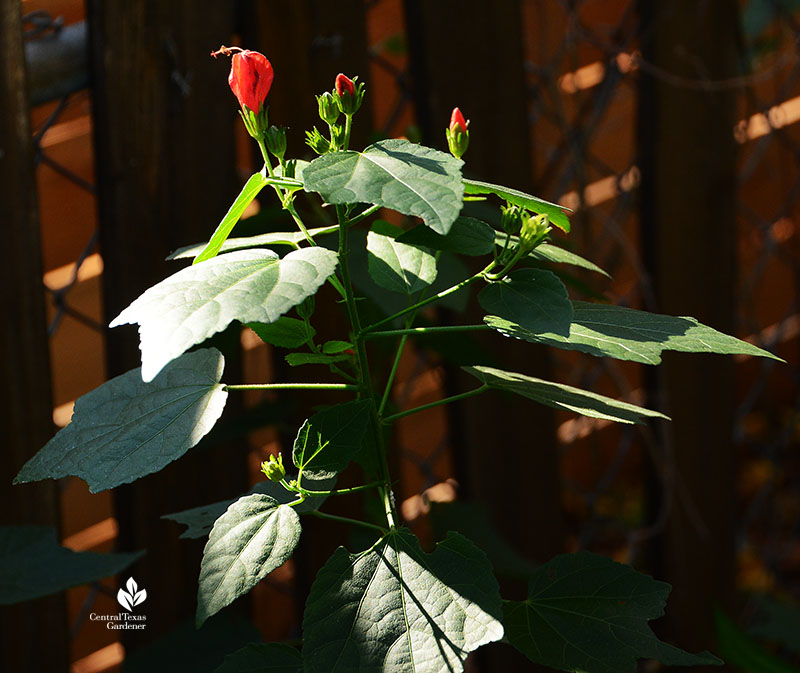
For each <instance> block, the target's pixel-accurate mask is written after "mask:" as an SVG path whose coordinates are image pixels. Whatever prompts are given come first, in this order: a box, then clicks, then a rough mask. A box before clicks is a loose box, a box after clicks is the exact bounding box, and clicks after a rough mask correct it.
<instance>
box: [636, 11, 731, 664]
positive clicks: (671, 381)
mask: <svg viewBox="0 0 800 673" xmlns="http://www.w3.org/2000/svg"><path fill="white" fill-rule="evenodd" d="M641 11H642V16H643V19H644V20H645V21H646V22H647V23H645V25H644V28H645V31H644V34H645V35H648V34H649V35H650V36H651V39H650V41H649V42H648V43H646V44H645V45H644V47H645V50H646V51H645V58H646V59H647V60H649V61H650V62H652V63H654V64H655V65H656V66H658V67H659V68H662V69H663V71H665V72H668V73H671V74H672V75H676V76H678V77H684V78H687V79H689V80H695V81H696V80H701V79H709V80H718V79H724V78H727V77H732V76H734V75H735V74H736V72H737V62H738V57H737V31H738V28H737V12H738V9H737V7H736V5H735V3H696V2H691V1H690V0H680V1H679V2H675V1H673V0H663V1H659V2H654V3H649V2H643V3H641ZM642 86H643V89H642V90H641V92H640V95H641V107H640V134H641V140H642V143H643V145H642V147H641V152H642V158H643V162H642V176H643V189H642V199H643V212H642V233H643V239H644V241H645V258H646V260H647V262H648V264H649V266H650V269H651V271H653V272H654V278H655V285H656V291H657V297H658V301H659V302H660V306H659V307H658V309H659V310H661V311H663V312H665V313H671V314H676V315H692V316H695V317H697V318H698V319H699V320H701V321H702V322H704V323H706V324H708V325H711V326H713V327H715V328H717V329H720V330H722V331H724V332H733V331H734V327H735V324H734V314H735V308H734V288H735V285H736V283H735V278H736V274H735V243H736V226H735V202H736V162H735V160H736V152H735V143H734V138H733V132H732V129H733V125H734V122H735V115H734V113H735V102H736V99H735V95H736V94H735V92H734V91H733V90H727V91H713V92H712V91H701V90H697V89H694V88H691V87H687V86H674V85H672V84H668V83H666V82H664V81H662V80H661V79H659V78H655V79H653V78H651V77H650V76H648V75H642ZM670 355H672V354H670ZM656 375H657V377H658V392H659V394H660V396H661V400H660V402H661V406H662V407H663V410H664V411H665V412H666V413H668V414H669V415H670V416H671V417H672V418H673V422H672V423H670V424H665V426H664V428H663V435H664V437H663V438H664V443H665V446H666V450H667V454H668V455H671V456H674V465H675V478H676V482H677V486H673V489H674V492H673V493H671V494H670V496H671V498H672V509H671V513H670V516H669V520H668V523H667V526H666V529H665V531H664V534H663V537H662V539H661V540H660V551H661V555H662V559H663V569H664V575H665V576H664V579H666V580H667V581H669V582H670V583H671V584H672V585H673V592H672V595H671V597H670V602H669V610H668V611H667V614H668V617H669V623H670V624H671V629H672V634H670V635H672V636H673V637H674V638H675V639H676V640H677V641H678V642H679V643H680V645H681V647H684V648H687V649H689V650H698V649H703V648H710V647H711V646H712V645H713V631H714V628H713V606H714V605H716V604H721V605H723V606H726V605H729V604H730V601H731V597H732V596H733V591H734V532H735V511H736V510H735V474H736V460H735V453H736V450H735V447H734V445H733V438H732V429H733V419H734V404H735V400H734V369H733V361H732V359H731V358H722V357H716V358H715V357H713V356H708V355H692V356H691V357H688V356H684V357H680V356H677V357H667V356H665V357H664V365H663V366H662V367H661V368H659V370H658V371H657V372H656Z"/></svg>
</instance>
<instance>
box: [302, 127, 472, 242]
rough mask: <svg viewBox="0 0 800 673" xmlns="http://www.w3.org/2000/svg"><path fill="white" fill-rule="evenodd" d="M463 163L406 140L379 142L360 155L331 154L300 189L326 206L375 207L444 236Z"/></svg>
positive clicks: (310, 170)
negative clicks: (419, 221) (409, 217)
mask: <svg viewBox="0 0 800 673" xmlns="http://www.w3.org/2000/svg"><path fill="white" fill-rule="evenodd" d="M462 166H463V162H462V161H461V160H460V159H456V158H454V157H452V156H450V155H449V154H445V153H444V152H439V151H437V150H432V149H430V148H429V147H424V146H422V145H417V144H415V143H410V142H408V141H407V140H381V141H379V142H377V143H375V144H374V145H370V146H369V147H367V149H365V150H364V151H363V152H331V153H330V154H324V155H322V156H321V157H318V158H317V159H314V161H312V162H311V163H310V164H309V165H308V166H307V167H306V169H305V171H304V172H303V181H304V185H303V188H304V189H305V190H306V191H307V192H317V193H319V194H321V195H322V197H323V198H324V199H325V201H326V202H328V203H374V204H376V205H380V206H385V207H387V208H391V209H393V210H396V211H397V212H399V213H403V214H404V215H413V216H416V217H421V218H422V221H423V222H425V224H426V225H427V226H429V227H430V228H431V229H433V230H434V231H436V232H438V233H440V234H446V233H447V232H448V231H450V226H451V225H452V224H453V222H454V220H455V219H456V217H458V213H459V212H460V211H461V205H462V199H463V196H464V185H463V184H462V182H461V167H462Z"/></svg>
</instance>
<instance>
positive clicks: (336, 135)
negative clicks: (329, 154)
mask: <svg viewBox="0 0 800 673" xmlns="http://www.w3.org/2000/svg"><path fill="white" fill-rule="evenodd" d="M344 136H345V133H344V126H339V125H337V124H334V125H333V126H331V147H335V148H337V149H338V148H341V147H343V146H344Z"/></svg>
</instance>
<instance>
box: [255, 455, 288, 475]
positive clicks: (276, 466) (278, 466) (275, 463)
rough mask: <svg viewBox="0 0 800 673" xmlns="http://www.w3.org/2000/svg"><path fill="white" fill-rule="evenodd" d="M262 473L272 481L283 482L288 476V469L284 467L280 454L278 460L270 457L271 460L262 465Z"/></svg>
mask: <svg viewBox="0 0 800 673" xmlns="http://www.w3.org/2000/svg"><path fill="white" fill-rule="evenodd" d="M261 471H262V472H263V473H264V474H265V475H266V476H267V479H269V480H270V481H281V480H282V479H283V478H284V477H285V476H286V469H285V468H284V467H283V456H282V455H281V454H280V453H279V454H278V459H277V460H276V459H275V456H270V457H269V460H265V461H264V462H263V463H261Z"/></svg>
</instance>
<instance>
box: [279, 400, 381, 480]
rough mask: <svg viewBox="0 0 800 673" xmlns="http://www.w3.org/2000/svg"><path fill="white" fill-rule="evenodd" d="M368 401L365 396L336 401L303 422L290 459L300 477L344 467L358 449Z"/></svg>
mask: <svg viewBox="0 0 800 673" xmlns="http://www.w3.org/2000/svg"><path fill="white" fill-rule="evenodd" d="M371 404H372V403H371V402H370V401H369V400H355V401H353V402H345V403H344V404H337V405H336V406H333V407H329V408H328V409H325V410H324V411H320V412H319V413H317V414H314V415H313V416H312V417H311V418H309V419H308V420H307V421H306V422H305V423H303V426H302V427H301V428H300V431H299V432H298V433H297V438H296V439H295V440H294V450H293V453H292V459H293V460H294V464H295V465H296V466H297V467H298V468H299V469H300V470H302V472H303V476H304V477H305V475H306V474H308V475H309V476H310V477H312V478H315V479H325V478H330V477H332V476H334V475H335V474H337V473H338V472H341V471H342V470H343V469H344V468H345V467H347V465H348V464H349V463H350V461H351V460H353V458H355V456H356V454H357V453H358V452H359V451H360V450H361V442H362V440H363V439H364V433H365V432H366V431H367V426H368V425H369V414H370V405H371ZM312 490H313V489H312Z"/></svg>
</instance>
